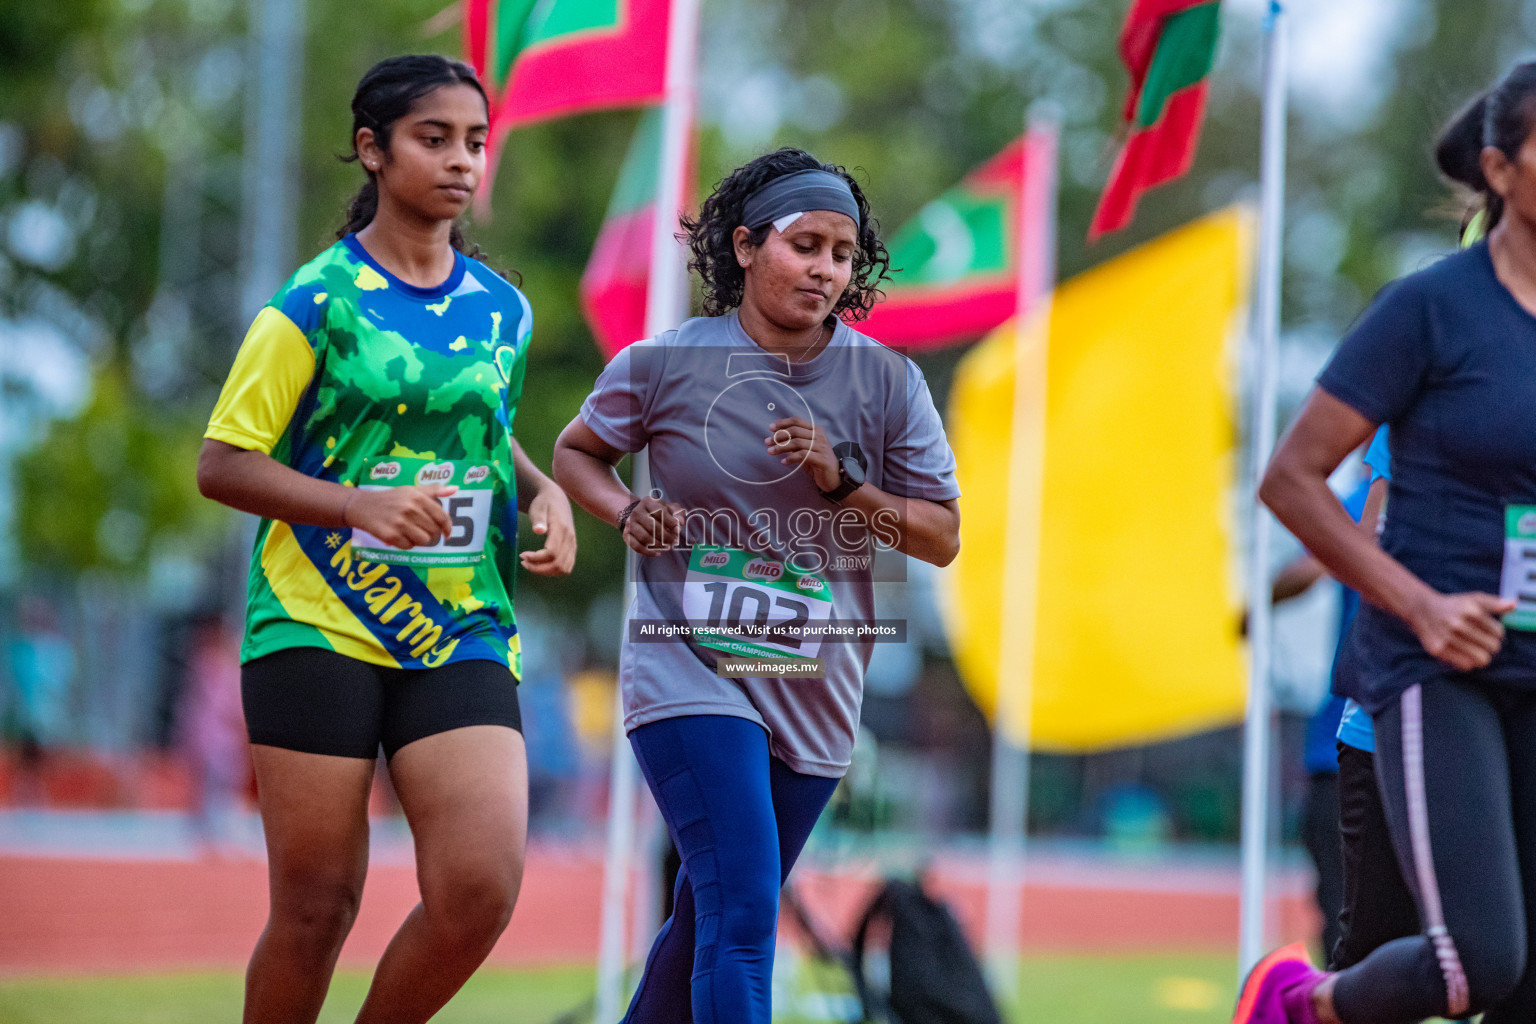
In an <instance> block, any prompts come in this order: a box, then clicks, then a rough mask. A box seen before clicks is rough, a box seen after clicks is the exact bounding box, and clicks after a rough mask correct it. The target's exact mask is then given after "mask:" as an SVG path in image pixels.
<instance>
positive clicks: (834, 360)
mask: <svg viewBox="0 0 1536 1024" xmlns="http://www.w3.org/2000/svg"><path fill="white" fill-rule="evenodd" d="M790 416H799V417H800V418H802V419H806V420H809V421H811V422H812V423H814V424H815V426H816V429H817V430H819V431H824V432H825V433H826V435H827V436H828V438H829V440H830V441H831V442H832V444H833V450H834V451H835V452H837V454H839V455H845V454H846V455H850V456H851V457H853V458H855V459H857V460H858V461H859V462H860V463H861V464H862V465H863V466H864V469H865V477H866V480H867V481H868V482H869V483H870V484H872V485H873V486H875V487H877V488H879V489H880V490H883V491H886V492H888V493H891V494H895V495H899V496H902V497H907V498H923V499H927V500H930V501H943V500H947V499H951V498H957V497H959V495H960V491H959V488H958V487H956V486H955V458H954V453H953V452H951V451H950V448H949V443H948V441H947V440H946V439H945V436H944V426H943V424H942V422H941V421H940V419H939V414H938V411H937V410H936V409H935V408H934V405H933V398H932V396H930V395H929V393H928V385H927V382H926V381H924V380H923V375H922V371H920V370H919V369H918V368H917V366H916V365H915V364H913V363H912V361H911V360H909V359H907V358H906V357H905V356H903V355H901V354H900V353H898V352H896V351H894V350H892V349H889V348H886V347H885V346H884V345H881V344H880V343H879V342H877V341H874V340H872V339H870V338H867V337H865V336H864V335H862V334H859V333H858V332H856V331H854V330H852V329H850V328H849V327H848V326H847V325H846V324H843V323H842V322H839V323H838V324H837V327H836V330H835V331H834V332H833V335H832V339H831V341H829V342H828V344H827V346H826V348H825V349H823V350H822V351H821V352H820V353H819V354H818V355H817V356H816V357H815V358H814V359H811V360H809V361H807V362H804V363H791V362H789V361H788V360H787V359H785V358H783V357H782V356H778V355H774V354H772V353H768V352H765V351H764V350H763V349H762V348H760V347H759V346H758V345H757V343H756V342H754V341H753V340H752V339H751V338H750V337H748V336H747V333H746V332H745V331H744V330H742V327H741V324H740V322H739V321H738V320H737V318H736V315H735V314H734V313H732V314H730V315H728V316H721V317H697V318H695V319H692V320H688V321H686V322H685V323H684V324H683V325H682V326H681V327H680V328H678V329H677V330H675V331H668V332H666V333H664V334H662V335H660V336H659V337H657V338H655V339H653V340H650V341H644V342H639V343H637V344H635V345H632V346H630V347H629V348H627V349H625V350H623V351H622V352H620V353H619V354H618V355H617V356H615V357H614V359H613V361H612V362H610V363H609V364H608V366H607V368H605V369H604V370H603V372H602V374H601V375H600V376H599V377H598V379H597V384H596V385H595V386H594V388H593V391H592V394H591V395H589V396H588V397H587V400H586V401H585V402H584V403H583V404H582V407H581V418H582V420H583V421H584V422H585V423H586V424H587V426H589V427H590V428H591V429H592V431H593V432H594V433H596V434H597V435H598V436H599V437H601V438H602V439H603V440H604V441H606V442H608V443H609V444H611V445H613V446H614V447H615V448H619V449H621V450H623V451H627V452H636V451H639V450H640V449H641V448H643V447H645V446H647V445H649V446H650V463H651V479H652V484H653V488H654V491H653V493H656V492H659V496H660V497H662V498H664V499H666V500H667V501H673V502H677V503H678V504H680V505H682V506H683V507H684V508H685V509H687V510H689V512H688V516H687V519H686V522H685V536H684V539H685V542H686V545H693V544H714V545H723V546H726V547H732V548H738V549H742V550H746V551H750V552H754V553H757V554H763V555H767V556H769V557H771V558H775V559H778V560H780V561H785V560H791V561H792V563H793V564H794V565H795V567H796V568H799V569H806V568H809V569H812V570H820V574H821V576H822V577H823V578H824V579H825V581H826V583H827V585H828V587H829V589H830V591H831V595H832V599H833V605H834V609H835V611H834V612H833V615H834V616H835V618H836V619H837V620H839V621H840V622H843V623H869V622H872V621H873V618H874V588H873V586H872V578H871V569H872V567H873V564H874V559H873V555H874V543H873V539H872V538H871V537H870V534H869V531H868V530H867V529H865V528H864V527H860V526H854V525H852V523H851V522H850V520H851V513H849V512H847V511H845V510H844V511H843V516H842V518H841V519H840V518H839V511H840V507H839V506H837V505H834V504H833V503H831V502H829V501H827V500H826V499H825V498H823V497H822V496H821V494H820V493H819V491H818V490H817V488H816V484H815V482H814V481H813V480H812V479H811V477H810V476H809V475H808V474H807V473H805V472H804V471H803V470H801V469H799V468H798V467H797V466H793V465H791V466H785V465H782V464H781V463H780V461H779V457H777V456H774V455H770V454H769V453H768V451H767V448H766V446H765V444H764V438H766V437H767V436H768V432H769V431H768V427H769V424H770V423H772V422H773V421H774V420H777V419H781V418H786V417H790ZM691 553H692V551H691V547H689V546H680V547H679V548H676V549H673V550H672V551H668V552H666V553H664V554H661V555H658V556H656V557H654V558H641V559H639V562H640V577H639V580H638V581H637V582H638V586H637V588H636V589H637V596H636V598H635V603H634V605H633V607H632V608H631V609H630V623H629V627H628V631H627V633H626V636H625V638H624V644H623V649H622V652H621V655H620V663H619V686H620V689H621V691H622V694H623V699H624V727H625V728H626V729H635V728H638V727H639V726H642V725H645V724H646V723H648V722H654V721H657V720H659V719H663V718H672V717H677V716H681V715H733V716H736V717H739V718H747V719H751V720H752V721H754V722H757V723H759V724H760V725H762V726H763V728H764V729H766V730H767V732H768V735H769V745H770V749H771V751H772V752H773V754H774V756H775V757H778V758H780V759H781V760H783V761H784V762H785V763H786V764H787V765H788V766H789V767H790V768H791V769H793V770H794V771H797V772H801V773H803V774H809V775H822V776H830V777H834V778H835V777H839V776H841V775H842V774H843V773H844V772H845V771H846V770H847V768H848V761H849V757H850V755H851V753H852V750H853V739H854V733H855V731H856V730H857V728H858V721H859V703H860V698H861V696H862V692H863V680H864V669H865V666H866V665H867V664H868V662H869V655H870V649H871V648H870V644H871V640H870V639H869V638H868V637H864V638H862V639H827V640H825V641H824V642H823V643H822V644H821V647H820V650H819V652H818V653H819V656H820V657H821V658H822V659H823V660H824V662H825V666H826V675H825V678H812V679H805V678H776V677H774V678H765V677H733V678H719V677H717V675H716V662H717V659H718V658H721V657H728V656H729V655H724V654H721V653H720V652H719V651H716V650H714V649H712V648H709V647H705V646H701V645H700V644H698V643H697V642H696V641H694V640H691V639H686V638H685V639H669V640H661V641H658V640H654V639H653V640H645V639H642V638H641V637H640V635H639V630H640V629H641V628H642V627H644V626H646V625H649V624H655V623H669V622H670V623H680V622H684V621H685V618H684V614H683V593H684V585H685V583H684V581H685V579H686V577H687V575H688V565H689V557H690V554H691ZM774 624H775V625H776V624H777V623H774Z"/></svg>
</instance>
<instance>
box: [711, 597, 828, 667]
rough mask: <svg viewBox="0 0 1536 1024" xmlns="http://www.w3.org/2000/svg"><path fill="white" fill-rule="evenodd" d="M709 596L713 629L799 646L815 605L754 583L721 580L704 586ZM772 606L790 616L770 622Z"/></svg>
mask: <svg viewBox="0 0 1536 1024" xmlns="http://www.w3.org/2000/svg"><path fill="white" fill-rule="evenodd" d="M703 590H704V593H706V594H708V595H709V613H708V615H707V616H706V617H705V620H704V625H705V626H706V627H708V628H709V629H722V628H723V629H725V630H727V631H728V632H730V633H732V634H734V635H737V636H751V637H753V638H754V639H767V640H771V641H772V642H773V643H775V644H777V645H779V646H780V647H790V648H794V649H797V650H798V649H799V647H800V646H801V642H802V639H803V637H804V635H805V634H804V630H805V627H806V626H807V625H809V623H810V621H811V606H810V605H809V604H807V603H806V602H804V601H797V600H795V599H794V598H792V597H786V596H784V595H783V594H774V593H771V592H769V591H767V590H761V589H759V588H757V587H754V586H751V585H750V584H741V583H739V584H736V585H735V586H732V585H731V584H730V583H728V582H725V581H721V582H718V583H706V584H704V585H703ZM772 609H779V610H781V611H787V612H788V613H789V617H788V618H786V619H781V620H780V621H778V622H775V623H773V624H772V625H771V626H770V625H769V623H768V618H769V615H770V614H771V613H772ZM744 630H749V631H750V632H744Z"/></svg>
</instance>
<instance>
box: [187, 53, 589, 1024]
mask: <svg viewBox="0 0 1536 1024" xmlns="http://www.w3.org/2000/svg"><path fill="white" fill-rule="evenodd" d="M352 113H353V148H354V155H355V157H356V159H358V160H359V161H360V162H361V163H362V165H363V169H364V171H365V172H366V174H367V182H366V183H365V184H364V186H363V188H362V191H361V192H359V193H358V195H357V197H356V198H355V199H354V200H353V201H352V204H351V208H350V209H349V210H348V215H347V224H346V227H345V228H343V229H342V230H341V231H340V232H339V233H338V235H339V237H340V239H341V240H340V241H339V242H337V243H336V244H335V245H333V246H331V247H330V248H329V249H327V250H326V251H325V252H323V253H321V254H320V255H319V256H317V257H315V258H314V259H313V260H311V261H310V262H309V263H307V264H305V265H304V266H303V267H301V268H300V269H299V270H298V272H297V273H295V274H294V276H293V277H292V278H290V279H289V281H288V283H287V284H285V285H284V286H283V287H282V289H281V290H279V291H278V293H277V295H276V296H274V297H273V299H272V301H271V302H269V303H268V304H267V306H266V307H265V308H264V309H262V311H261V312H260V313H259V314H258V315H257V317H256V320H255V323H253V324H252V325H251V329H250V333H249V334H247V336H246V339H245V342H244V344H243V345H242V346H241V348H240V353H239V355H238V356H237V357H236V360H235V366H234V369H233V370H231V371H230V376H229V380H228V382H227V383H226V384H225V386H224V391H223V394H222V395H221V396H220V398H219V403H218V406H217V408H215V410H214V413H213V417H212V421H211V422H210V424H209V427H208V433H207V440H205V441H204V443H203V451H202V457H201V459H200V461H199V464H198V484H199V486H200V487H201V489H202V491H203V493H204V494H205V495H207V496H209V497H211V498H214V499H216V500H218V501H221V502H223V503H225V504H227V505H231V506H233V507H235V508H238V509H242V510H244V511H246V512H251V513H254V514H256V515H259V516H261V517H262V521H261V526H260V529H259V531H258V533H257V538H256V550H255V554H254V556H253V557H252V559H251V575H250V598H249V603H248V605H247V612H246V635H245V644H244V649H243V651H242V661H243V663H244V667H243V670H242V680H241V682H242V691H243V698H244V705H245V715H246V723H247V726H248V728H249V731H250V738H251V745H252V746H251V751H252V757H253V759H254V762H255V766H256V778H257V788H258V793H259V800H260V806H261V816H262V823H263V825H264V827H265V830H266V838H267V853H268V857H269V860H270V865H271V867H270V877H271V909H270V916H269V917H268V919H267V926H266V930H265V931H263V932H262V936H261V940H260V941H259V942H258V943H257V945H256V951H255V953H254V954H253V956H252V957H251V964H250V969H249V971H248V972H247V975H246V1003H245V1020H246V1021H247V1022H248V1024H249V1022H258V1021H261V1022H265V1021H272V1022H281V1024H293V1022H305V1021H313V1020H314V1019H315V1017H316V1015H317V1014H318V1013H319V1011H320V1004H321V1002H322V1001H323V1000H324V998H325V993H326V989H327V987H328V985H329V983H330V977H331V972H332V970H333V968H334V967H335V963H336V956H337V953H338V952H339V951H340V949H341V944H342V940H343V939H345V938H346V935H347V932H348V930H349V929H350V928H351V926H352V921H353V918H354V916H355V915H356V913H357V905H358V899H359V897H360V896H361V895H362V889H363V879H364V876H365V874H366V873H367V866H368V813H367V812H368V791H369V786H370V784H371V782H372V779H373V770H374V759H375V756H376V754H377V751H378V750H379V748H380V745H381V744H382V746H383V750H384V754H385V757H387V758H388V761H389V773H390V779H391V781H392V782H393V783H394V787H395V791H396V793H397V794H398V795H399V798H400V803H401V806H402V807H403V809H404V811H405V815H406V819H407V820H408V821H409V823H410V826H411V831H412V835H413V836H414V838H415V843H416V863H417V877H418V881H419V883H420V886H421V903H420V904H418V905H417V907H416V909H415V910H413V911H412V912H411V914H410V915H409V916H408V917H407V918H406V920H405V923H404V924H403V925H402V926H401V928H400V930H399V932H397V933H396V934H395V937H394V939H393V940H392V941H391V942H390V944H389V948H388V949H387V950H386V951H385V953H384V957H383V959H382V960H381V961H380V963H379V967H378V971H377V973H376V974H375V975H374V979H373V985H372V987H371V988H370V990H369V992H368V997H367V999H366V1001H365V1002H364V1003H363V1007H362V1010H361V1011H360V1013H359V1014H358V1018H357V1019H358V1020H359V1021H363V1022H369V1024H373V1022H384V1021H424V1020H426V1019H427V1018H429V1017H431V1016H432V1015H433V1014H434V1013H435V1012H436V1011H437V1010H438V1008H439V1007H441V1006H442V1005H443V1004H444V1003H445V1002H447V1001H448V999H449V997H451V996H452V995H453V994H454V993H455V992H456V991H458V989H459V987H460V986H461V985H462V984H463V983H464V980H465V979H466V978H468V977H469V975H470V974H471V973H472V972H473V971H474V970H475V968H476V967H478V966H479V964H480V962H481V961H482V960H483V959H484V958H485V955H486V954H487V953H488V952H490V949H491V946H492V945H493V944H494V943H495V941H496V939H497V937H498V936H499V935H500V934H501V931H502V929H503V928H505V927H506V924H507V920H508V918H509V917H510V916H511V913H512V905H513V903H514V901H515V900H516V898H517V892H518V887H519V884H520V882H521V877H522V868H523V850H524V842H525V834H526V826H527V765H526V758H525V752H524V748H523V739H522V735H521V733H520V729H521V719H520V717H519V712H518V703H517V689H516V681H517V674H518V671H519V660H520V650H521V641H520V640H519V637H518V633H517V626H516V624H515V622H514V621H513V616H512V582H513V574H514V572H515V568H516V561H515V557H514V556H515V553H516V550H517V514H518V510H519V509H522V510H523V511H525V512H527V513H528V515H529V518H530V519H531V520H532V522H533V530H534V532H535V533H539V534H542V535H543V536H544V545H543V547H542V548H540V549H538V550H533V551H528V552H524V553H523V554H522V555H521V560H522V565H523V567H524V568H526V569H528V570H529V571H531V572H536V573H541V574H544V575H554V574H558V573H565V572H569V571H570V568H571V564H572V561H573V559H574V556H575V549H576V542H575V534H574V530H573V526H572V522H571V513H570V507H569V504H568V502H567V501H566V498H565V495H564V494H563V493H562V492H561V491H560V489H559V488H558V487H557V486H555V484H554V483H553V482H552V481H550V480H549V479H548V478H547V477H546V476H544V475H543V474H542V473H540V472H539V471H538V470H537V469H535V468H534V466H533V465H532V463H530V462H529V460H528V458H527V456H525V455H524V454H523V452H522V449H521V448H520V447H519V446H518V444H517V441H516V439H515V438H514V437H513V435H512V418H513V415H514V414H515V413H516V411H517V403H518V399H519V397H520V396H521V394H522V388H523V372H524V367H525V365H526V357H527V349H528V341H529V336H530V331H531V329H532V314H531V312H530V310H529V308H528V302H527V300H526V299H524V298H523V296H522V294H521V293H520V292H519V291H518V290H517V289H516V288H514V287H513V286H512V285H510V284H508V283H507V282H506V281H505V280H503V279H502V278H501V277H499V276H498V275H497V274H496V273H495V272H493V271H492V270H491V269H490V268H489V267H487V266H486V265H485V264H483V263H481V262H479V260H477V259H473V258H469V256H472V255H474V253H473V252H470V253H469V254H466V251H465V244H464V241H463V239H462V237H461V236H460V234H459V231H458V228H457V227H456V226H455V224H454V220H455V218H457V217H458V216H459V215H460V214H461V213H463V212H464V209H465V207H466V206H467V205H468V203H469V201H470V197H471V196H473V195H474V192H475V187H476V185H477V184H478V183H479V181H480V177H481V174H482V173H483V171H484V168H485V153H484V150H485V135H486V128H487V111H486V101H485V94H484V92H482V91H481V88H480V85H479V83H478V82H477V81H476V80H475V76H474V73H473V72H472V71H471V70H470V69H469V68H468V67H467V66H465V65H463V64H460V63H458V62H456V61H450V60H447V59H445V58H442V57H427V56H413V57H398V58H393V59H390V60H386V61H383V62H382V63H380V64H378V65H376V66H375V67H374V68H373V69H372V70H370V71H369V72H368V73H367V74H366V75H364V76H363V80H362V82H361V83H360V84H359V85H358V88H357V93H356V95H355V96H354V97H353V100H352Z"/></svg>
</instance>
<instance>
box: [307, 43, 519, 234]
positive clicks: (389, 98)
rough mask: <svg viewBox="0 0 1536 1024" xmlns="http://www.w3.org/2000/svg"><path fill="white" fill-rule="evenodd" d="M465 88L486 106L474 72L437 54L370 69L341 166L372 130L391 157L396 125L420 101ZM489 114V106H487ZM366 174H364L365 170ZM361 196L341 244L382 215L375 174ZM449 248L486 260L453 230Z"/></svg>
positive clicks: (355, 99) (351, 208) (357, 97)
mask: <svg viewBox="0 0 1536 1024" xmlns="http://www.w3.org/2000/svg"><path fill="white" fill-rule="evenodd" d="M448 85H467V86H469V87H470V88H471V89H474V90H475V91H476V92H478V93H479V94H480V98H481V99H482V100H484V99H485V98H486V97H485V88H484V86H482V85H481V84H480V80H479V79H478V78H476V77H475V70H474V68H471V67H470V66H469V65H468V64H465V63H464V62H462V61H457V60H453V59H452V58H450V57H439V56H437V55H435V54H408V55H406V56H403V57H389V58H386V59H384V60H381V61H379V62H378V63H377V64H375V65H374V66H373V67H371V68H369V69H368V72H367V74H365V75H363V78H362V81H360V82H358V83H357V92H356V93H354V94H353V96H352V152H351V154H350V155H347V156H342V157H340V159H341V161H342V162H343V163H352V162H353V161H355V160H357V158H358V154H357V132H358V129H360V128H371V129H373V137H374V138H375V139H376V140H378V143H379V148H380V149H382V150H383V151H384V152H385V154H388V153H389V135H390V131H391V130H392V129H393V128H394V126H395V122H396V121H398V120H400V119H401V118H402V117H404V116H405V115H407V114H409V113H410V112H411V108H412V107H414V106H415V105H416V101H417V100H419V99H421V98H422V97H423V96H425V95H427V94H428V93H430V92H433V91H435V90H437V89H440V88H442V87H443V86H448ZM486 110H487V111H489V110H490V102H489V101H488V100H487V101H486ZM365 170H366V169H365ZM367 174H368V180H367V181H365V182H363V187H362V188H361V189H359V190H358V192H357V195H355V196H353V197H352V200H351V202H349V203H348V204H347V222H346V223H345V224H343V225H342V226H341V228H340V229H339V230H338V231H337V232H336V237H337V238H345V237H346V236H347V235H350V234H354V233H356V232H358V231H361V230H363V228H365V227H367V226H368V225H369V224H370V223H371V222H372V221H373V217H374V214H376V213H377V212H378V210H379V183H378V179H377V178H376V177H375V176H374V173H373V172H372V171H367ZM449 242H450V243H451V244H452V245H453V247H454V248H455V249H457V250H459V252H461V253H463V254H464V255H465V256H469V257H472V258H474V259H483V258H484V256H483V254H482V253H481V252H480V247H479V246H478V245H475V244H474V243H473V242H470V241H467V240H466V239H465V238H464V232H463V231H461V230H460V229H459V225H458V224H454V225H453V228H452V230H451V233H450V236H449Z"/></svg>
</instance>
